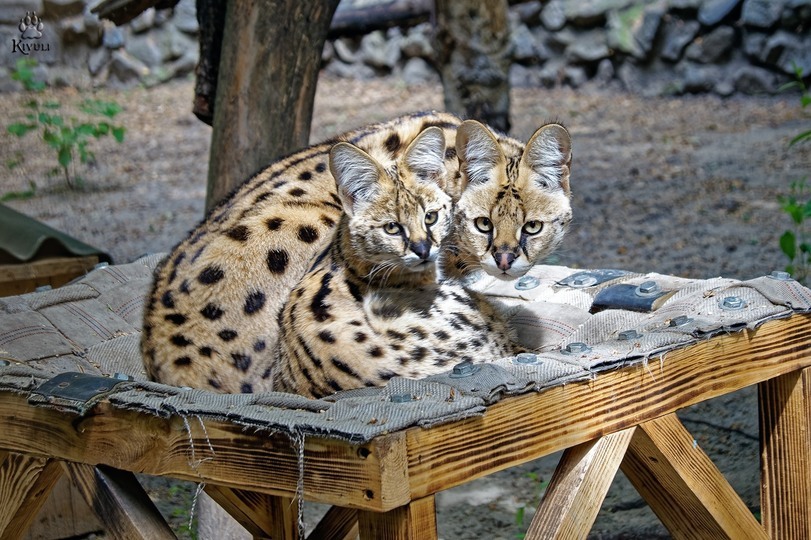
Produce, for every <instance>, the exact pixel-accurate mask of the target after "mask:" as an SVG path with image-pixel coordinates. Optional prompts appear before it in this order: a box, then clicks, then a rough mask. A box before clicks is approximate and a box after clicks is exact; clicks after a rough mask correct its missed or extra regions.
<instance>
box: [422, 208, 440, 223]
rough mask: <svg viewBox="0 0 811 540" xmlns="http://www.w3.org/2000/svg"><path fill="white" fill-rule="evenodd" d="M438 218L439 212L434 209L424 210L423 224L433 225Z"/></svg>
mask: <svg viewBox="0 0 811 540" xmlns="http://www.w3.org/2000/svg"><path fill="white" fill-rule="evenodd" d="M438 218H439V214H438V213H437V212H436V211H431V212H425V224H426V225H433V224H434V223H436V220H437V219H438Z"/></svg>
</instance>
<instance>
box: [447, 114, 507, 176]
mask: <svg viewBox="0 0 811 540" xmlns="http://www.w3.org/2000/svg"><path fill="white" fill-rule="evenodd" d="M456 155H457V157H458V158H459V170H460V171H462V174H463V175H464V176H465V180H466V182H467V183H470V184H478V183H483V182H487V181H488V180H490V179H491V178H494V177H495V172H494V170H495V169H497V168H501V169H503V168H504V167H505V166H506V158H505V157H504V153H503V152H502V151H501V147H500V146H499V144H498V141H497V140H496V138H495V137H494V136H493V134H492V133H491V132H490V130H489V129H487V127H485V126H484V125H483V124H481V123H479V122H477V121H475V120H465V121H464V122H462V124H461V125H460V126H459V128H458V129H457V130H456ZM462 187H463V188H464V187H465V186H462Z"/></svg>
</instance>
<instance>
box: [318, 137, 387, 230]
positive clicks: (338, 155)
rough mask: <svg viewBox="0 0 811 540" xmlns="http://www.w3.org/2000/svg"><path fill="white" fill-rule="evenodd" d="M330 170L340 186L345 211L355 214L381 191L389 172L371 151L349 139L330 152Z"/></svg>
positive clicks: (339, 190)
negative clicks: (351, 142)
mask: <svg viewBox="0 0 811 540" xmlns="http://www.w3.org/2000/svg"><path fill="white" fill-rule="evenodd" d="M329 170H330V172H332V176H333V177H334V178H335V183H336V185H337V186H338V197H339V198H340V199H341V204H342V205H343V207H344V212H346V213H347V214H348V215H349V216H352V215H354V214H355V212H357V211H358V210H359V209H360V208H361V207H363V206H365V205H367V204H369V203H371V202H373V201H374V199H375V198H376V196H377V194H378V193H379V191H380V180H381V179H382V178H384V177H385V176H386V173H385V172H384V171H383V169H382V168H381V167H380V165H379V164H378V163H377V161H375V160H374V158H372V156H370V155H369V154H367V153H366V152H364V151H363V150H361V149H360V148H358V147H357V146H354V145H352V144H349V143H347V142H339V143H338V144H336V145H335V146H333V147H332V149H331V150H330V152H329Z"/></svg>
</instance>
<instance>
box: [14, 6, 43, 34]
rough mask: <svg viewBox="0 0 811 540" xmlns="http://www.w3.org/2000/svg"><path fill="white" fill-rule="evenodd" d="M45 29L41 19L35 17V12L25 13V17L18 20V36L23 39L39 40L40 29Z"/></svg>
mask: <svg viewBox="0 0 811 540" xmlns="http://www.w3.org/2000/svg"><path fill="white" fill-rule="evenodd" d="M44 27H45V25H44V24H42V19H40V18H39V17H37V12H36V11H33V12H31V13H29V12H27V11H26V12H25V17H23V18H22V19H20V25H19V26H18V27H17V28H19V29H20V34H21V36H20V37H22V38H23V39H39V38H41V37H42V29H43V28H44Z"/></svg>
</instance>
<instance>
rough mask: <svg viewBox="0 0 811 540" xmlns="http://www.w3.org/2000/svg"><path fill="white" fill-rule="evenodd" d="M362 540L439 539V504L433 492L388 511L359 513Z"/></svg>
mask: <svg viewBox="0 0 811 540" xmlns="http://www.w3.org/2000/svg"><path fill="white" fill-rule="evenodd" d="M358 527H359V532H360V540H436V538H437V530H436V504H435V502H434V496H433V495H429V496H428V497H424V498H422V499H417V500H416V501H411V503H410V504H407V505H405V506H401V507H399V508H395V509H394V510H389V511H388V512H370V511H359V512H358Z"/></svg>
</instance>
